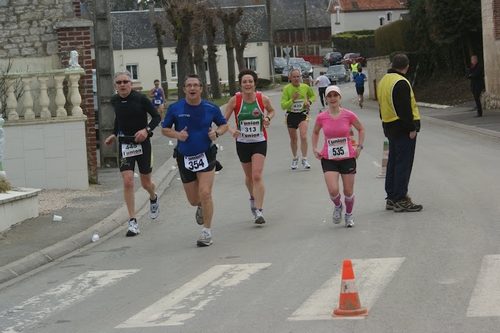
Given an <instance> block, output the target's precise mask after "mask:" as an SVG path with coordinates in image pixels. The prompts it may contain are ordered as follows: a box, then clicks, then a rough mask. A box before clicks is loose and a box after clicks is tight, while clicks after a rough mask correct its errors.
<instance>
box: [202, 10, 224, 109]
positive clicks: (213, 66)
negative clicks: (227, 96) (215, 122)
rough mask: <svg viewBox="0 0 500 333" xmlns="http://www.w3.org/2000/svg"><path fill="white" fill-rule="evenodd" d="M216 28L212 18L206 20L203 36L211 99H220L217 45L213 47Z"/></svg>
mask: <svg viewBox="0 0 500 333" xmlns="http://www.w3.org/2000/svg"><path fill="white" fill-rule="evenodd" d="M216 32H217V27H216V26H215V25H214V20H213V18H211V17H210V18H208V17H207V18H206V29H205V36H206V39H207V53H208V72H209V74H210V83H211V86H212V88H211V90H212V98H214V99H219V98H221V92H220V85H219V73H218V70H217V45H215V34H216Z"/></svg>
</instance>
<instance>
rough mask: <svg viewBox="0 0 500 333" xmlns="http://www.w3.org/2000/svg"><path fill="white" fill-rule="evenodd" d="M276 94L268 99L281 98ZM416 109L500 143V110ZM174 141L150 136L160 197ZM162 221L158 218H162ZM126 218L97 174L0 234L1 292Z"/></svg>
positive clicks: (106, 172) (118, 190)
mask: <svg viewBox="0 0 500 333" xmlns="http://www.w3.org/2000/svg"><path fill="white" fill-rule="evenodd" d="M280 93H281V92H280V90H279V89H276V91H270V92H268V93H266V94H267V95H271V94H280ZM437 107H439V106H433V107H431V105H423V104H422V105H419V110H420V113H421V117H422V121H423V122H430V123H435V124H438V125H442V126H449V127H455V128H459V129H462V130H466V131H470V132H473V133H478V134H481V135H487V136H490V137H495V138H500V110H484V112H483V117H482V118H474V117H473V115H474V114H475V111H473V107H474V103H473V102H471V103H466V104H463V105H459V106H455V107H448V108H437ZM365 108H366V109H368V108H369V109H372V110H373V111H374V112H377V110H378V103H377V101H372V100H366V101H365ZM170 141H174V140H172V139H169V138H167V137H164V136H162V135H161V130H160V129H159V128H157V129H155V134H154V136H153V151H154V168H153V176H152V178H153V182H154V183H155V184H156V186H157V193H158V195H159V196H161V195H162V193H163V192H164V191H165V190H166V189H167V188H168V185H169V183H170V181H171V180H172V179H173V178H174V177H175V176H176V175H177V169H174V170H172V166H173V165H175V161H174V160H173V158H171V156H172V151H173V145H169V142H170ZM135 189H136V196H135V198H136V211H137V212H138V214H137V217H138V218H139V217H140V216H142V215H143V214H147V213H148V209H149V204H148V203H149V195H148V194H147V192H146V191H144V190H143V189H142V188H141V186H140V181H139V179H138V178H136V182H135ZM54 214H56V215H60V216H62V221H58V222H54V221H52V217H53V215H54ZM160 215H161V213H160ZM127 222H128V213H127V210H126V207H125V205H124V201H123V189H122V181H121V176H120V172H119V171H118V169H116V168H113V169H109V168H105V167H100V168H99V185H93V186H91V187H90V189H89V190H88V191H84V193H83V194H80V195H79V196H75V197H73V198H72V199H70V200H68V203H67V204H66V207H64V208H61V209H57V210H54V211H52V212H50V213H48V214H45V215H40V216H38V217H37V218H33V219H29V220H26V221H24V222H21V223H19V224H17V225H15V226H13V227H12V228H10V229H9V230H7V231H5V232H3V233H2V234H0V253H1V256H0V287H1V285H2V284H3V283H6V282H8V281H13V279H15V278H16V277H18V276H21V275H23V274H25V273H27V272H30V271H32V270H34V269H36V268H39V267H42V266H44V265H46V264H48V263H50V262H53V261H55V260H57V259H60V258H62V257H64V256H66V255H68V254H70V253H72V252H74V251H83V250H85V247H87V246H89V244H92V240H91V239H92V235H93V234H98V235H99V236H100V237H101V239H102V238H103V237H105V236H106V235H108V236H112V235H114V234H116V233H120V232H123V235H125V232H126V225H127Z"/></svg>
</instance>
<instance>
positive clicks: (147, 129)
mask: <svg viewBox="0 0 500 333" xmlns="http://www.w3.org/2000/svg"><path fill="white" fill-rule="evenodd" d="M146 131H147V132H148V134H149V133H151V127H149V126H148V127H146Z"/></svg>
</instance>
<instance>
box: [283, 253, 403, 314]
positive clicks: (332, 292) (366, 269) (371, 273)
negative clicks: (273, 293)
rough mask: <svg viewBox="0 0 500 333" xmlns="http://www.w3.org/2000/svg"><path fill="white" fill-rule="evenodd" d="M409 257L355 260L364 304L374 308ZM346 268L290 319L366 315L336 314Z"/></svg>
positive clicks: (327, 282) (357, 283)
mask: <svg viewBox="0 0 500 333" xmlns="http://www.w3.org/2000/svg"><path fill="white" fill-rule="evenodd" d="M404 260H405V258H378V259H377V258H375V259H354V260H352V264H353V268H354V275H355V278H356V286H357V287H358V294H359V299H360V302H361V306H363V307H366V308H371V307H372V306H373V305H374V304H375V301H376V300H377V298H378V297H379V296H380V294H381V293H382V291H383V290H384V289H385V287H386V286H387V285H388V284H389V282H390V281H391V280H392V278H393V276H394V274H395V273H396V271H397V270H398V269H399V267H400V266H401V264H402V263H403V261H404ZM341 282H342V272H341V271H340V272H338V273H336V274H335V275H334V276H333V277H332V278H331V279H329V280H328V281H326V282H325V283H324V284H323V285H322V286H321V287H320V288H319V289H318V290H316V292H314V294H312V295H311V297H309V298H308V299H307V300H306V301H305V302H304V304H302V305H301V306H300V307H299V308H298V309H297V310H295V312H294V313H293V314H292V315H291V316H290V317H288V320H330V319H363V318H365V317H364V316H361V317H335V318H333V317H332V313H333V310H334V309H335V308H336V307H337V306H338V305H339V298H340V285H341Z"/></svg>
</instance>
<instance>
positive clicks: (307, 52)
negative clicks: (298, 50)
mask: <svg viewBox="0 0 500 333" xmlns="http://www.w3.org/2000/svg"><path fill="white" fill-rule="evenodd" d="M307 31H308V28H307V0H304V46H305V53H306V55H308V54H309V36H308V33H307Z"/></svg>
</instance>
